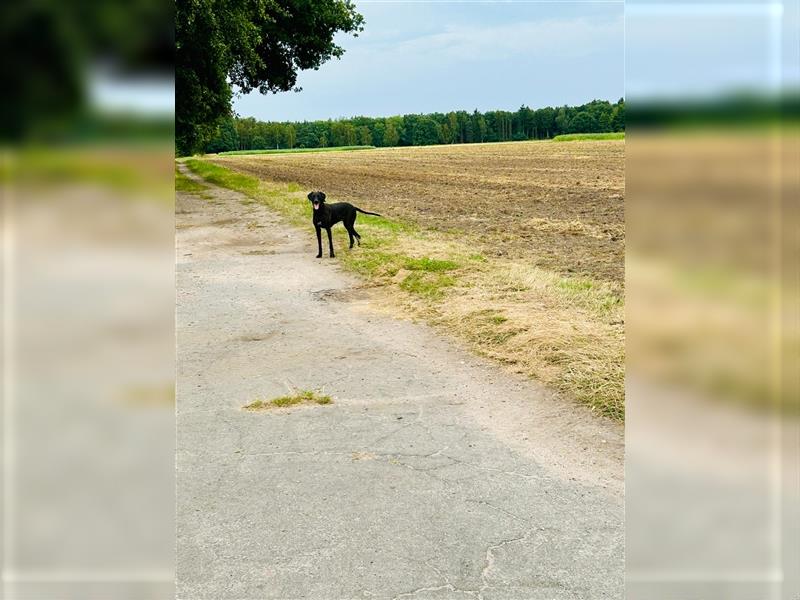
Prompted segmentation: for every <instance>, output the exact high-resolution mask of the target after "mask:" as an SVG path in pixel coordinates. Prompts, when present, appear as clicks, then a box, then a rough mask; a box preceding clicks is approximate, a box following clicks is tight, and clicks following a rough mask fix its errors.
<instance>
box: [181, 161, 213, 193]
mask: <svg viewBox="0 0 800 600" xmlns="http://www.w3.org/2000/svg"><path fill="white" fill-rule="evenodd" d="M207 190H208V186H207V185H205V184H203V183H201V182H199V181H195V180H194V179H189V178H188V177H187V176H186V175H184V174H183V173H181V172H180V171H179V170H178V167H177V166H176V167H175V191H176V192H186V193H187V194H198V195H205V194H207Z"/></svg>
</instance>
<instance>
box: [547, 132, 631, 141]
mask: <svg viewBox="0 0 800 600" xmlns="http://www.w3.org/2000/svg"><path fill="white" fill-rule="evenodd" d="M624 139H625V132H624V131H615V132H613V133H564V134H562V135H557V136H556V137H554V138H553V139H552V140H551V141H553V142H575V141H581V140H624Z"/></svg>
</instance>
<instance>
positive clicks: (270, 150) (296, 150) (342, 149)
mask: <svg viewBox="0 0 800 600" xmlns="http://www.w3.org/2000/svg"><path fill="white" fill-rule="evenodd" d="M374 149H375V146H332V147H330V148H267V149H263V150H229V151H227V152H219V153H218V154H217V156H237V155H242V154H302V153H305V152H353V151H355V150H374Z"/></svg>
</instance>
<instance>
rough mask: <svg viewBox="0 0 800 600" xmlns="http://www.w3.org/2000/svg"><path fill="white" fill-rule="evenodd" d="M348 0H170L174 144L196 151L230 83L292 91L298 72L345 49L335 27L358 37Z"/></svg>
mask: <svg viewBox="0 0 800 600" xmlns="http://www.w3.org/2000/svg"><path fill="white" fill-rule="evenodd" d="M363 22H364V20H363V17H362V16H361V15H360V14H359V13H358V12H356V9H355V5H354V4H353V2H352V1H351V0H313V1H312V0H177V2H176V14H175V35H176V40H175V47H176V56H175V146H176V151H177V153H178V154H179V155H185V154H192V153H194V152H196V151H198V150H200V149H202V147H203V145H204V144H205V143H206V142H207V141H208V140H209V139H210V138H211V136H212V135H213V134H214V132H215V131H216V129H217V127H218V125H219V123H220V122H221V119H223V118H224V117H226V116H228V115H229V114H230V103H231V94H232V92H231V86H234V87H235V88H237V89H238V90H239V91H241V92H242V93H248V92H251V91H252V90H255V89H257V90H258V91H259V92H261V93H262V94H267V93H270V92H282V91H289V90H291V89H293V88H294V87H295V85H296V83H297V72H298V71H299V70H303V69H317V68H318V67H319V66H320V65H321V64H322V63H324V62H325V61H327V60H329V59H330V58H333V57H336V58H338V57H340V56H341V55H342V54H343V53H344V50H343V49H342V48H341V46H338V45H337V44H335V43H334V41H333V37H334V34H336V33H337V32H339V31H342V32H346V33H353V34H354V35H357V34H358V32H359V31H361V30H362V29H363Z"/></svg>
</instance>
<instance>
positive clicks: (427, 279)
mask: <svg viewBox="0 0 800 600" xmlns="http://www.w3.org/2000/svg"><path fill="white" fill-rule="evenodd" d="M455 284H456V280H455V279H454V278H453V277H451V276H450V275H439V274H429V273H425V272H424V271H414V272H412V273H410V274H409V275H408V276H407V277H406V278H405V279H403V281H401V282H400V288H401V289H403V290H405V291H407V292H410V293H412V294H416V295H417V296H422V297H425V298H430V299H436V298H441V297H442V296H443V295H444V290H445V288H448V287H451V286H453V285H455Z"/></svg>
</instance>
